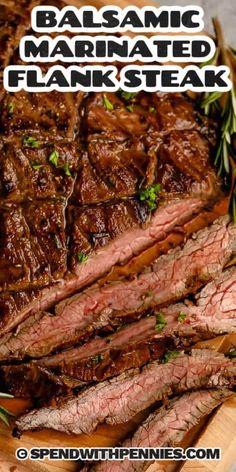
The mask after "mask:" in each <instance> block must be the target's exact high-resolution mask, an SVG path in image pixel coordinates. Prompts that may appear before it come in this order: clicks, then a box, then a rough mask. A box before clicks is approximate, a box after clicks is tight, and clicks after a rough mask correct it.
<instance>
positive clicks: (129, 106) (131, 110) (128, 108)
mask: <svg viewBox="0 0 236 472" xmlns="http://www.w3.org/2000/svg"><path fill="white" fill-rule="evenodd" d="M126 109H127V110H128V111H129V112H130V113H132V112H133V111H134V107H133V106H132V105H128V106H127V107H126Z"/></svg>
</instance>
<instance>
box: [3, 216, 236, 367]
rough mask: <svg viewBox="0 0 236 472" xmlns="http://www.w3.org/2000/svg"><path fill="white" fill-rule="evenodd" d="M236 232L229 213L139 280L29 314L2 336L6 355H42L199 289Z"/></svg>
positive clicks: (226, 255)
mask: <svg viewBox="0 0 236 472" xmlns="http://www.w3.org/2000/svg"><path fill="white" fill-rule="evenodd" d="M235 231H236V227H235V225H233V224H230V225H229V219H228V217H227V216H226V217H223V218H220V219H219V220H217V221H216V222H215V223H214V224H213V225H212V226H210V227H209V228H205V229H203V230H200V231H199V232H198V233H197V234H195V235H194V237H193V239H189V240H188V241H187V243H186V244H185V246H184V247H183V249H181V248H176V249H174V250H172V251H170V252H169V253H168V254H167V255H163V256H161V257H160V258H158V259H157V261H156V262H154V263H153V264H152V265H151V266H150V267H149V268H147V270H146V271H144V272H143V273H141V274H140V275H138V276H137V277H136V278H134V279H133V280H130V281H122V282H116V283H110V284H107V285H105V286H104V287H99V286H95V287H92V288H90V289H88V291H86V292H83V293H82V294H79V295H74V296H73V297H72V298H70V299H67V300H64V301H63V302H61V303H60V304H59V305H57V306H56V308H55V316H51V315H50V314H48V313H46V314H42V316H41V317H37V320H35V319H34V317H32V318H29V320H28V322H27V323H26V326H24V325H23V327H22V328H18V330H17V333H15V334H12V335H11V334H9V336H8V337H7V338H6V337H4V338H2V342H1V344H0V359H2V360H4V359H9V358H14V359H22V358H24V357H26V356H30V357H42V356H44V355H47V354H48V353H50V352H53V351H55V350H56V349H58V348H60V347H62V346H69V345H71V344H73V343H75V342H78V341H80V340H82V339H83V338H84V337H87V336H91V335H92V334H93V333H94V332H96V331H98V330H101V329H104V328H106V327H108V326H110V325H111V326H116V325H120V324H122V323H124V322H126V321H127V320H133V319H137V318H138V317H139V316H141V315H142V314H143V313H145V312H146V311H147V310H149V309H151V308H154V307H155V308H156V307H162V306H163V305H167V304H168V303H170V302H173V301H176V300H179V299H180V298H183V297H185V296H186V295H187V294H189V293H193V292H194V291H196V290H197V289H198V288H199V287H200V286H201V285H203V284H205V283H207V282H209V281H210V280H212V279H213V278H215V277H217V276H218V275H219V273H220V272H221V271H222V269H223V267H224V265H225V264H226V262H227V261H228V260H229V259H230V257H231V256H232V253H234V252H235V244H236V238H235ZM126 234H127V233H126ZM129 250H130V248H129ZM100 254H102V252H101V253H100ZM111 257H112V255H111ZM113 257H114V253H113ZM109 261H111V259H109ZM83 267H85V271H86V265H84V266H83Z"/></svg>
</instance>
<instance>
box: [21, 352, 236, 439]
mask: <svg viewBox="0 0 236 472" xmlns="http://www.w3.org/2000/svg"><path fill="white" fill-rule="evenodd" d="M235 375H236V364H235V360H231V359H227V358H226V357H225V356H224V355H223V354H220V353H216V352H214V351H210V350H195V351H192V354H191V355H190V356H188V355H183V354H182V355H181V354H180V355H179V356H178V357H177V358H175V359H173V360H170V361H169V362H167V363H166V364H158V362H153V363H150V364H148V365H147V366H145V367H143V369H133V370H131V371H127V372H125V373H124V374H122V375H121V376H119V377H116V378H114V379H112V380H106V381H105V382H101V383H98V384H97V385H95V386H92V387H90V388H87V389H86V390H85V391H83V392H82V393H80V394H79V395H78V396H77V397H73V396H71V397H68V398H64V399H63V398H62V399H61V400H60V399H59V400H58V401H57V402H56V404H55V405H53V406H46V407H44V408H40V409H38V410H32V411H31V412H29V413H26V414H25V415H23V416H22V417H20V418H19V419H18V420H17V422H16V425H17V430H18V432H19V433H21V432H23V431H26V430H29V429H32V430H34V429H40V428H52V429H55V430H57V431H63V432H66V433H68V434H69V433H74V434H80V433H91V432H92V431H94V430H95V429H96V427H97V425H98V424H100V423H103V422H105V423H109V424H120V423H124V422H126V421H129V419H131V418H132V417H134V416H135V415H136V413H138V412H140V411H142V410H144V409H146V408H148V407H149V406H150V405H152V404H154V403H155V402H156V401H159V400H162V399H163V398H164V397H166V396H171V395H173V394H174V393H180V392H184V391H186V390H191V389H199V388H201V387H203V386H207V387H209V388H210V387H213V386H214V387H216V386H229V387H231V386H232V385H234V383H235Z"/></svg>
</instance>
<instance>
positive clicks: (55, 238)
mask: <svg viewBox="0 0 236 472" xmlns="http://www.w3.org/2000/svg"><path fill="white" fill-rule="evenodd" d="M53 239H54V242H55V246H56V247H57V249H62V244H61V240H60V238H59V236H58V235H57V234H54V236H53Z"/></svg>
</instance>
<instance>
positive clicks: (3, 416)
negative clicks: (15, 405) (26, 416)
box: [0, 392, 15, 426]
mask: <svg viewBox="0 0 236 472" xmlns="http://www.w3.org/2000/svg"><path fill="white" fill-rule="evenodd" d="M0 398H14V397H13V395H9V393H2V392H0ZM10 416H15V415H14V413H11V412H10V411H9V410H7V408H5V407H4V406H2V405H0V421H3V423H5V424H6V425H7V426H9V417H10Z"/></svg>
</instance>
